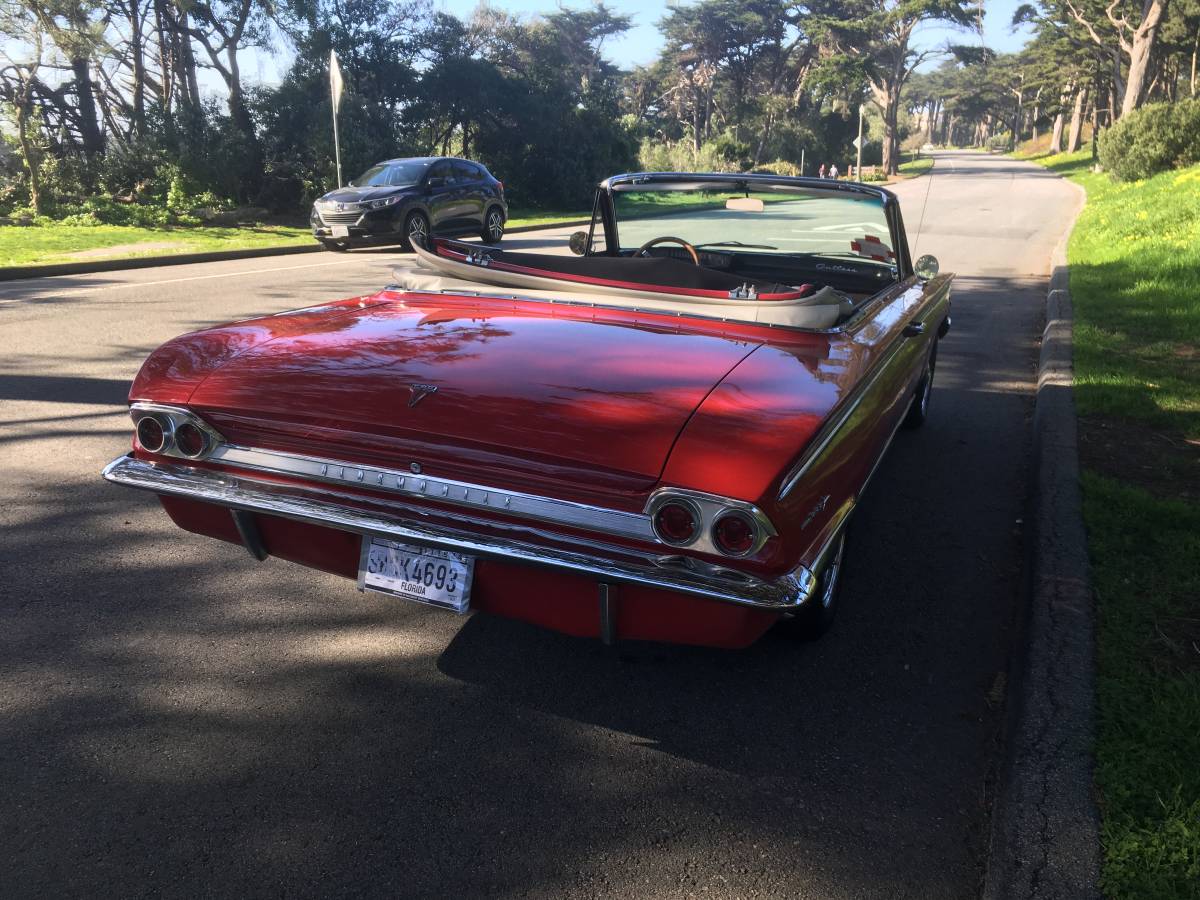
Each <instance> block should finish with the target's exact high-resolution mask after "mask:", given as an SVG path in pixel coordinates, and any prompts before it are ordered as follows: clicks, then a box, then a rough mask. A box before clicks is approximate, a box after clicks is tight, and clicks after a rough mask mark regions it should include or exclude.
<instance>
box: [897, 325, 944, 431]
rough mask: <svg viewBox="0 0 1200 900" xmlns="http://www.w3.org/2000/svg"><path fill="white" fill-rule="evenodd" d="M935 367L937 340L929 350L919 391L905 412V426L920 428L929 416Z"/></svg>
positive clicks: (918, 386)
mask: <svg viewBox="0 0 1200 900" xmlns="http://www.w3.org/2000/svg"><path fill="white" fill-rule="evenodd" d="M935 368H937V342H936V341H935V342H934V345H933V349H932V350H930V351H929V359H928V361H927V362H926V363H925V373H924V374H923V375H922V376H921V381H920V383H919V384H918V385H917V392H916V393H915V394H913V398H912V403H911V404H910V405H909V407H908V412H907V413H905V414H904V427H905V428H920V427H921V426H922V425H924V424H925V420H926V419H927V418H928V417H929V398H930V396H931V395H932V394H933V371H934V369H935Z"/></svg>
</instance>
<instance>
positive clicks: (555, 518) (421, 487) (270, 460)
mask: <svg viewBox="0 0 1200 900" xmlns="http://www.w3.org/2000/svg"><path fill="white" fill-rule="evenodd" d="M207 459H208V461H210V462H219V463H225V464H227V465H231V466H237V467H239V468H242V469H253V470H255V471H259V472H272V473H275V474H278V475H294V476H296V477H298V478H303V479H305V480H308V481H319V482H324V483H326V484H349V485H352V486H356V487H364V488H370V489H371V490H375V491H386V492H387V493H391V494H401V495H403V496H406V497H422V498H425V499H427V500H435V501H437V502H440V503H449V504H452V505H454V506H466V507H470V508H472V509H481V510H491V511H493V512H499V513H505V514H508V515H512V516H517V517H519V518H523V519H536V520H538V521H541V522H553V523H554V524H556V525H566V526H568V527H572V528H582V529H585V530H587V531H598V532H601V533H604V534H615V535H620V536H622V537H628V538H634V539H637V540H646V541H652V542H654V541H656V540H657V539H656V538H655V536H654V531H653V529H652V528H651V527H650V517H649V516H648V515H645V514H642V513H634V512H623V511H621V510H615V509H606V508H604V507H600V506H589V505H586V504H583V503H572V502H571V501H569V500H556V499H554V498H552V497H539V496H536V495H534V494H523V493H520V492H517V491H505V490H497V489H496V488H493V487H488V486H486V485H480V484H470V483H468V482H465V481H454V480H453V479H450V478H435V477H433V476H431V475H425V474H413V473H412V472H405V471H401V470H398V469H387V468H383V467H382V466H359V465H355V464H353V463H347V462H344V461H341V460H335V459H322V458H320V457H315V456H301V455H299V454H296V453H284V452H282V451H278V450H259V449H255V448H253V447H239V446H237V445H236V444H222V445H220V446H219V447H217V448H216V449H215V450H214V451H213V452H212V454H211V455H209V456H208V457H207Z"/></svg>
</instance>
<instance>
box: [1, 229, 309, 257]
mask: <svg viewBox="0 0 1200 900" xmlns="http://www.w3.org/2000/svg"><path fill="white" fill-rule="evenodd" d="M311 240H312V235H311V234H309V233H308V230H307V229H303V228H286V227H283V226H278V225H260V226H256V227H237V228H233V227H223V228H222V227H215V226H214V227H204V226H198V227H178V228H136V227H133V226H126V225H91V226H79V225H57V224H56V225H29V226H20V225H3V226H0V267H7V266H31V265H40V264H43V263H62V262H82V261H88V260H94V259H111V258H113V257H132V256H162V255H166V254H174V253H202V252H205V251H210V250H236V249H243V248H249V247H278V246H283V245H288V244H303V243H306V242H309V241H311ZM138 245H152V246H148V247H139V246H138ZM80 253H85V254H86V255H84V256H80V255H79V254H80Z"/></svg>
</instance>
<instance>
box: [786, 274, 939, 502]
mask: <svg viewBox="0 0 1200 900" xmlns="http://www.w3.org/2000/svg"><path fill="white" fill-rule="evenodd" d="M909 290H910V291H911V290H916V291H923V290H924V289H923V288H922V287H920V286H919V285H918V286H913V287H911V288H909ZM948 293H949V287H946V288H945V292H944V293H943V292H939V293H937V294H935V295H934V296H932V297H930V298H929V301H928V302H927V303H926V304H924V305H923V306H922V308H921V310H920V311H919V312H918V313H916V314H914V315H919V314H921V313H924V312H925V310H927V309H929V308H931V307H934V306H936V305H937V303H938V302H939V301H940V300H941V299H942V298H943V296H945V294H948ZM907 346H908V343H907V339H906V338H905V337H904V336H902V335H897V336H896V338H895V339H894V340H893V342H892V345H891V346H890V347H888V349H887V352H886V353H885V355H884V357H883V359H881V360H880V362H879V365H878V366H876V367H875V370H874V371H873V372H872V373H871V374H870V376H869V377H868V378H867V379H866V380H865V381H862V382H860V383H859V385H858V387H857V388H856V389H855V391H854V394H853V395H852V396H851V397H850V398H849V399H848V400H847V401H846V404H845V405H844V406H843V407H842V411H841V412H840V413H838V414H837V415H835V416H834V417H833V418H832V419H829V420H827V421H826V422H825V425H824V426H823V427H822V428H821V430H820V432H818V434H817V436H816V437H815V438H814V439H813V442H812V443H811V444H810V445H809V449H808V450H807V451H805V453H804V454H803V455H802V456H801V457H800V460H799V462H797V463H796V465H795V466H794V467H793V468H792V470H791V472H789V473H788V474H787V476H786V477H785V478H784V479H783V483H782V484H781V485H780V487H779V495H778V499H779V500H781V501H782V500H784V499H785V498H786V497H787V495H788V494H790V493H791V492H792V491H793V490H794V489H795V487H796V485H797V484H799V483H800V480H801V479H802V478H803V477H804V476H805V475H806V474H807V473H808V470H809V469H811V468H812V466H813V464H814V463H815V462H816V461H817V460H818V459H819V458H820V457H821V454H823V453H824V452H825V449H826V448H827V447H828V446H829V443H830V442H831V441H832V440H833V438H834V436H835V435H837V433H838V432H839V431H841V430H842V426H843V425H845V424H846V422H847V420H849V418H850V417H851V416H852V415H854V411H855V410H856V409H858V405H859V404H860V403H861V402H862V400H863V398H864V397H865V396H866V395H867V393H868V392H869V391H870V390H871V388H872V387H874V385H875V382H876V381H878V380H879V378H880V377H881V376H882V375H883V373H884V372H885V371H887V368H888V366H890V365H891V364H892V361H893V360H894V359H895V358H896V355H897V354H898V353H900V351H901V350H904V349H905V348H906V347H907ZM893 434H894V432H893ZM889 443H890V439H889ZM876 465H878V461H877V462H876Z"/></svg>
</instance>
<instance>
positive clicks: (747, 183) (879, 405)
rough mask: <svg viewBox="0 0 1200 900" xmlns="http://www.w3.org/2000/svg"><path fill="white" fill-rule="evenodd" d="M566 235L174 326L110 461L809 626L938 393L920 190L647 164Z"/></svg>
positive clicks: (360, 537) (136, 473)
mask: <svg viewBox="0 0 1200 900" xmlns="http://www.w3.org/2000/svg"><path fill="white" fill-rule="evenodd" d="M570 247H571V250H573V251H574V252H575V255H574V256H572V255H568V254H566V253H563V254H561V255H558V254H552V253H528V252H510V251H509V250H501V249H499V248H496V247H490V246H487V245H485V244H479V243H462V242H458V241H453V240H447V239H440V238H433V239H430V240H429V241H427V242H426V245H425V246H423V247H417V248H416V249H417V256H416V259H415V263H416V264H415V265H410V266H409V267H408V268H406V269H402V270H398V272H397V278H398V279H399V280H398V283H396V284H393V285H391V286H389V287H387V288H386V289H384V290H382V291H380V292H379V293H376V294H372V295H370V296H364V297H354V298H351V299H348V300H341V301H337V302H332V303H327V304H323V305H321V306H316V307H310V308H308V309H300V310H296V311H294V312H287V313H281V314H279V315H274V316H267V317H264V318H258V319H251V320H249V321H244V322H235V323H232V324H228V325H222V326H219V327H215V328H208V329H205V330H203V331H197V332H194V333H192V334H187V335H184V336H182V337H179V338H176V339H175V340H173V341H170V342H169V343H167V344H165V345H163V346H162V347H160V348H159V349H158V350H156V351H155V352H154V353H153V354H152V355H151V356H150V358H149V359H148V360H147V361H146V362H145V364H144V365H143V366H142V369H141V371H140V372H139V374H138V376H137V379H136V380H135V381H134V383H133V387H132V389H131V392H130V401H131V410H130V411H131V415H132V418H133V423H134V438H133V449H132V452H130V453H129V454H127V455H124V456H121V457H120V458H118V459H116V460H115V461H114V462H112V463H111V464H110V465H109V466H108V467H107V468H106V469H105V470H104V477H105V478H107V479H108V480H109V481H112V482H115V483H117V484H123V485H127V486H129V487H133V488H138V489H141V490H147V491H151V492H153V493H155V494H157V495H158V497H159V498H160V500H161V502H162V505H163V507H164V509H165V510H166V511H167V514H168V515H169V516H170V517H171V518H172V519H173V520H174V521H175V523H176V524H178V525H179V526H180V527H182V528H185V529H187V530H188V531H192V532H196V533H199V534H204V535H209V536H211V537H215V538H220V539H222V540H226V541H232V542H236V543H240V544H242V545H244V546H245V548H246V549H247V550H248V551H249V552H250V553H251V554H252V555H254V556H255V557H256V558H258V559H266V558H267V557H268V556H276V557H279V558H281V559H286V560H291V561H293V562H297V563H300V564H302V565H305V566H311V567H313V568H316V569H322V570H325V571H327V572H334V573H337V574H339V575H344V576H346V577H348V578H354V579H357V582H358V585H359V587H360V589H369V590H374V591H381V592H384V593H387V594H391V595H394V596H397V597H401V598H407V599H411V600H417V601H421V602H424V603H428V604H432V605H434V606H439V607H444V608H446V609H449V610H452V611H455V612H458V613H464V612H467V611H472V610H483V611H486V612H490V613H494V614H497V615H501V616H509V617H512V618H517V619H523V620H526V621H528V622H533V623H536V624H538V625H542V626H545V627H547V628H552V629H557V630H559V631H563V632H567V633H569V634H574V635H582V636H593V637H599V638H602V639H603V640H605V641H613V640H617V639H638V640H656V641H673V642H683V643H691V644H703V645H712V646H721V647H742V646H745V645H747V644H749V643H751V642H752V641H754V640H755V639H756V638H758V637H759V636H760V635H762V634H763V632H765V631H766V630H767V629H768V628H770V627H772V626H774V625H777V626H779V627H781V628H783V629H785V630H787V631H789V632H792V633H795V634H797V635H800V636H806V637H813V636H816V635H819V634H820V633H822V632H823V631H824V630H825V629H826V628H827V627H828V626H829V624H830V622H831V620H832V617H833V614H834V610H835V608H836V603H835V600H836V588H837V581H838V573H839V571H840V569H841V567H842V559H843V546H844V535H845V531H846V523H847V521H848V519H849V518H850V516H851V515H852V514H853V512H854V509H855V505H856V503H857V502H858V499H859V497H860V495H861V494H862V492H863V489H864V488H865V487H866V484H867V482H868V481H869V479H870V478H871V475H872V474H873V472H874V471H875V468H876V466H878V464H879V461H880V459H881V457H882V456H883V454H884V452H885V451H886V450H887V448H888V445H889V444H890V442H891V440H892V438H893V436H894V434H895V432H896V431H897V429H898V428H899V427H900V426H901V425H904V424H908V425H911V426H915V425H920V424H921V422H922V421H923V420H924V419H925V416H926V412H927V409H928V405H929V398H930V389H931V387H932V382H933V375H934V367H935V364H936V362H937V342H938V339H939V338H940V337H941V336H943V335H944V334H945V333H946V330H947V329H948V328H949V325H950V316H949V311H950V301H949V294H950V280H951V277H952V276H950V275H938V274H937V263H936V261H935V260H933V259H932V257H925V258H922V259H921V260H919V261H918V262H917V265H916V267H915V268H914V265H913V263H912V261H911V260H910V258H909V251H908V242H907V239H906V238H905V234H904V225H903V222H902V220H901V216H900V209H899V205H898V203H897V200H896V197H895V196H894V195H893V194H891V193H890V192H888V191H887V190H884V189H882V188H878V187H870V186H867V185H861V184H852V183H845V182H842V183H838V182H830V181H820V180H816V179H804V178H785V177H779V176H774V175H720V174H681V173H651V174H635V175H620V176H616V177H613V178H609V179H607V180H606V181H604V182H602V183H601V184H600V185H599V186H598V189H597V191H596V195H595V202H594V206H593V214H592V222H591V226H590V228H589V229H588V230H587V231H581V232H577V233H576V234H574V235H572V237H571V242H570Z"/></svg>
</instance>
